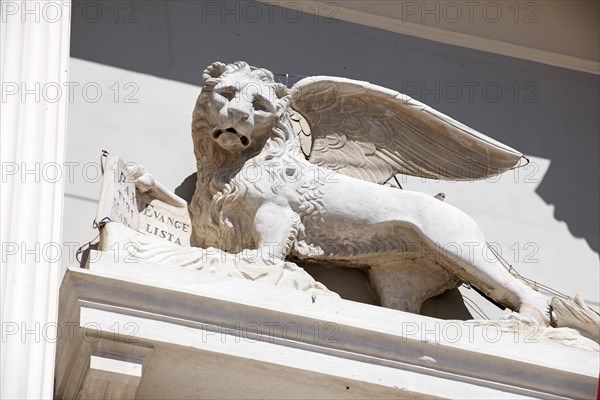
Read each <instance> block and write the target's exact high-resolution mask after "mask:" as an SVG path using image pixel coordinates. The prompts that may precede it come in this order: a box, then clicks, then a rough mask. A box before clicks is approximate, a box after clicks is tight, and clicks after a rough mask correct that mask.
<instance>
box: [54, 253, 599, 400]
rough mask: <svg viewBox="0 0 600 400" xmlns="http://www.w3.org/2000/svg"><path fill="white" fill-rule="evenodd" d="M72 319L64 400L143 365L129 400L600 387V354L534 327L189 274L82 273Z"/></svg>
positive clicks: (67, 299) (574, 393) (565, 391)
mask: <svg viewBox="0 0 600 400" xmlns="http://www.w3.org/2000/svg"><path fill="white" fill-rule="evenodd" d="M59 313H60V317H59V322H60V324H61V326H62V327H65V326H69V325H70V326H71V327H75V328H74V329H75V333H76V334H74V335H62V336H61V337H60V340H59V343H58V352H57V364H56V365H57V366H56V368H57V370H56V376H57V382H56V398H67V397H70V394H77V393H78V392H80V391H82V390H83V389H84V385H85V382H86V379H85V373H83V376H80V375H81V374H82V372H81V371H86V368H87V369H89V358H90V356H91V355H98V354H100V355H101V356H104V357H106V356H107V354H108V355H109V358H113V359H116V360H121V361H125V362H133V363H140V364H142V378H141V380H140V381H139V383H136V384H137V385H138V386H137V387H136V391H132V389H131V384H130V383H128V384H127V385H129V386H127V387H126V389H122V390H120V391H119V392H118V393H122V394H123V396H124V397H122V398H149V397H161V396H167V397H171V398H175V397H177V398H193V397H201V398H202V397H211V398H215V397H221V398H232V397H236V398H237V397H240V396H242V397H249V398H252V397H254V398H257V397H261V398H284V397H293V398H313V397H321V398H354V397H365V396H367V397H392V398H414V397H419V396H423V397H442V398H466V397H472V398H506V397H511V398H521V397H523V398H531V397H533V398H562V397H569V398H590V397H593V396H594V394H595V392H596V387H597V377H598V368H599V360H598V353H597V352H596V351H589V350H585V349H580V348H574V347H569V346H566V345H564V344H561V343H557V342H553V341H552V340H549V339H547V338H541V339H540V338H539V337H538V336H539V335H538V336H536V335H535V334H534V332H532V331H528V330H526V328H527V326H521V329H517V330H512V331H506V330H502V329H499V328H501V326H500V324H497V326H495V325H489V324H488V325H485V324H483V323H481V322H476V321H443V320H438V319H434V318H428V317H423V316H419V315H414V314H409V313H404V312H400V311H395V310H390V309H385V308H381V307H376V306H370V305H365V304H361V303H355V302H352V301H348V300H343V299H336V298H331V297H327V296H319V295H317V296H315V295H314V294H312V295H311V294H310V293H306V292H298V291H294V290H289V289H284V288H278V287H272V286H269V285H266V284H259V283H253V282H248V281H244V280H240V279H235V278H229V277H220V276H217V275H213V274H205V273H198V272H197V271H193V270H186V269H182V268H173V267H162V266H154V265H143V264H141V263H131V264H127V263H120V264H115V263H111V262H108V261H107V260H103V261H102V262H98V263H94V264H93V265H92V266H91V270H85V269H70V270H69V271H68V272H67V275H66V277H65V280H64V282H63V286H62V288H61V304H60V310H59ZM529 328H531V327H529ZM63 331H65V332H66V330H65V329H63ZM85 365H88V366H87V367H85ZM205 365H206V366H209V365H210V366H212V367H214V368H211V369H208V370H207V369H206V368H204V367H203V366H205ZM215 368H216V369H215ZM169 371H171V372H169ZM173 371H177V372H173ZM194 371H195V372H194ZM78 374H79V375H78ZM227 376H230V377H231V379H225V377H227ZM87 381H89V378H88V379H87ZM266 382H268V384H266ZM281 382H285V385H283V386H281V385H282V383H281ZM263 383H265V384H263ZM118 384H120V385H121V386H122V387H125V386H123V385H124V384H123V383H119V382H116V383H115V385H117V387H118ZM88 386H89V385H88ZM175 386H176V387H177V389H176V388H175ZM347 388H348V389H347ZM85 390H86V391H85V392H82V393H88V395H89V396H92V395H94V396H100V397H102V393H106V387H104V389H102V390H104V392H101V393H100V392H95V393H94V392H93V390H92V391H90V388H89V387H86V388H85ZM282 390H287V392H286V393H282ZM90 393H91V394H90ZM115 393H116V392H115ZM132 393H134V394H132ZM161 393H162V395H161ZM127 396H129V397H127Z"/></svg>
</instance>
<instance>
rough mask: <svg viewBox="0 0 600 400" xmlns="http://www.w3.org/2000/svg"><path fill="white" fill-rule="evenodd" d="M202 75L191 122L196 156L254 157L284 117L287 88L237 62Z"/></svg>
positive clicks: (211, 68) (218, 65) (263, 72)
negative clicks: (200, 89)
mask: <svg viewBox="0 0 600 400" xmlns="http://www.w3.org/2000/svg"><path fill="white" fill-rule="evenodd" d="M202 77H203V80H204V82H203V86H202V91H201V92H200V96H198V101H197V102H196V108H195V109H194V114H193V123H192V135H193V138H194V149H195V151H196V157H199V158H203V159H204V161H205V162H206V161H208V160H209V159H210V158H217V159H219V158H234V159H235V160H237V161H240V160H241V159H245V158H246V159H247V157H248V156H250V157H251V156H254V155H256V154H257V153H259V152H260V151H261V150H262V149H263V147H264V146H265V144H266V142H267V140H268V139H269V138H270V137H271V135H272V132H273V129H274V128H276V126H277V124H278V122H279V120H280V119H281V118H282V116H283V115H284V114H286V113H287V108H288V105H289V100H290V95H289V90H288V88H287V87H286V86H285V85H282V84H280V83H276V82H275V81H274V79H273V74H272V73H271V72H269V71H267V70H264V69H261V68H254V67H250V66H249V65H248V64H247V63H245V62H241V61H238V62H235V63H233V64H229V65H226V64H223V63H214V64H212V65H211V66H209V67H208V68H207V69H206V70H204V73H203V76H202ZM214 144H216V145H217V146H214ZM228 155H229V157H228ZM210 161H217V160H210Z"/></svg>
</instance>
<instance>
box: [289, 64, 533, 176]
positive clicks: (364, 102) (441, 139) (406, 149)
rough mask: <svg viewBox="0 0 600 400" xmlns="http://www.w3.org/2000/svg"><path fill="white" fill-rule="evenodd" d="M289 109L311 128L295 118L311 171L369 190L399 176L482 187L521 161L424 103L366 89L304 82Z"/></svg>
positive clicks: (350, 83)
mask: <svg viewBox="0 0 600 400" xmlns="http://www.w3.org/2000/svg"><path fill="white" fill-rule="evenodd" d="M291 105H292V108H293V109H294V110H295V111H297V112H298V113H299V114H301V116H303V117H304V118H305V120H306V122H307V123H308V125H309V126H308V127H307V126H306V122H303V121H302V118H301V116H298V115H296V113H295V112H294V111H290V114H291V117H292V123H293V124H294V127H295V130H296V131H297V133H298V134H299V138H300V139H301V144H302V148H303V151H304V152H305V154H307V155H308V159H309V160H310V161H311V162H312V163H314V164H317V165H320V166H323V167H326V168H329V169H333V170H336V171H338V172H340V173H343V174H345V175H349V176H353V177H356V178H360V179H364V180H367V181H371V182H376V183H383V182H386V181H387V180H388V179H390V178H391V177H392V176H393V175H395V174H396V173H402V174H407V175H414V176H421V177H426V178H439V179H450V180H473V179H483V178H485V177H489V176H494V175H497V174H499V173H502V172H504V171H507V170H509V169H511V168H512V167H514V166H515V165H517V164H518V163H519V161H520V159H521V157H522V154H521V153H519V152H518V151H516V150H514V149H512V148H510V147H508V146H506V145H504V144H502V143H500V142H497V141H495V140H494V139H491V138H489V137H487V136H485V135H483V134H481V133H479V132H477V131H475V130H473V129H471V128H469V127H468V126H465V125H463V124H461V123H460V122H458V121H455V120H453V119H452V118H450V117H448V116H447V115H444V114H442V113H440V112H438V111H436V110H434V109H433V108H431V107H428V106H427V105H425V104H423V103H421V102H419V101H416V100H414V99H412V98H410V97H408V96H406V95H404V94H401V93H398V92H395V91H393V90H390V89H386V88H383V87H380V86H376V85H372V84H370V83H367V82H361V81H355V80H350V79H344V78H335V77H327V76H317V77H309V78H305V79H302V80H301V81H299V82H298V83H296V85H294V87H293V88H292V104H291ZM303 124H304V126H303ZM307 131H308V133H307ZM303 136H304V137H303ZM309 136H312V149H311V148H310V146H308V145H307V144H306V137H309ZM303 140H304V143H302V141H303ZM307 149H308V152H310V153H308V152H307Z"/></svg>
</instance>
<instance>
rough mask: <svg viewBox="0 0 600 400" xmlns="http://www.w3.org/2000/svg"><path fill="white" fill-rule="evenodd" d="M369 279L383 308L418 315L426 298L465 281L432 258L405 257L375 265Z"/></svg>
mask: <svg viewBox="0 0 600 400" xmlns="http://www.w3.org/2000/svg"><path fill="white" fill-rule="evenodd" d="M369 279H370V281H371V285H372V287H373V289H374V290H375V292H376V293H377V296H378V299H379V302H380V304H381V305H382V306H383V307H388V308H392V309H395V310H400V311H407V312H411V313H415V314H419V313H420V312H421V306H422V305H423V303H424V302H425V301H427V300H429V299H430V298H432V297H434V296H437V295H439V294H441V293H443V292H445V291H446V290H449V289H453V288H456V287H458V286H459V285H460V283H461V282H460V280H459V279H458V278H457V277H456V276H455V275H453V274H451V273H448V272H447V271H446V270H445V269H443V268H442V267H440V266H439V265H437V264H436V263H434V262H432V261H430V260H426V259H415V258H409V257H403V256H400V257H399V259H398V260H396V261H395V262H391V263H387V264H380V265H377V266H372V267H371V268H370V269H369Z"/></svg>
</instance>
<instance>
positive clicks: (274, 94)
mask: <svg viewBox="0 0 600 400" xmlns="http://www.w3.org/2000/svg"><path fill="white" fill-rule="evenodd" d="M202 77H203V81H204V82H203V86H202V91H201V92H200V95H199V96H198V100H197V101H196V107H195V108H194V114H193V121H192V138H193V141H194V153H195V155H196V162H197V168H198V182H197V185H196V192H195V194H194V198H193V199H192V204H191V208H190V210H191V212H192V217H193V218H192V220H193V225H194V229H193V231H194V233H193V234H192V243H193V244H194V245H195V246H202V247H207V246H214V245H215V243H219V245H220V247H221V248H223V249H225V250H229V251H232V250H233V249H237V248H238V247H240V246H241V245H243V244H244V245H246V246H247V247H248V246H250V245H251V243H245V242H243V237H246V239H244V240H247V237H248V236H250V235H248V232H249V229H250V227H249V226H248V227H245V228H243V225H244V224H243V221H241V220H240V221H236V222H235V223H234V222H233V221H230V220H229V218H234V215H233V214H235V213H233V212H229V211H226V210H225V209H224V207H228V205H231V204H233V203H234V202H235V199H236V198H238V196H240V195H241V194H243V193H244V191H245V185H246V183H245V182H244V179H243V177H242V179H240V177H238V178H236V179H234V177H235V176H236V174H237V173H238V172H239V171H240V170H241V169H242V168H244V165H245V163H250V164H253V165H254V164H256V163H257V162H258V163H260V162H262V161H265V160H271V159H273V158H277V157H281V158H284V159H286V158H287V157H288V156H290V155H296V153H298V154H299V145H298V143H297V139H296V137H295V135H293V132H292V129H291V122H290V119H289V115H288V106H289V102H290V93H289V90H288V88H287V87H286V86H285V85H282V84H280V83H276V82H275V81H274V78H273V74H272V73H271V72H270V71H267V70H264V69H260V68H254V67H251V66H249V65H248V64H247V63H245V62H241V61H238V62H235V63H233V64H229V65H226V64H223V63H218V62H217V63H214V64H212V65H211V66H209V67H208V68H206V70H204V73H203V76H202ZM242 175H243V174H242ZM224 214H227V216H226V217H224ZM240 218H241V217H240ZM246 225H247V224H246Z"/></svg>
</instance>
